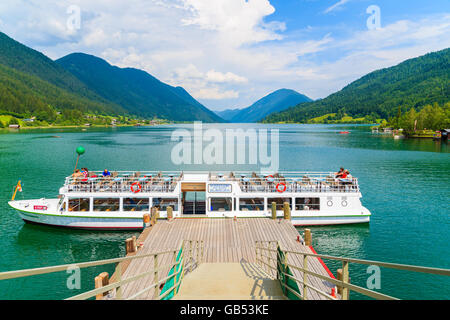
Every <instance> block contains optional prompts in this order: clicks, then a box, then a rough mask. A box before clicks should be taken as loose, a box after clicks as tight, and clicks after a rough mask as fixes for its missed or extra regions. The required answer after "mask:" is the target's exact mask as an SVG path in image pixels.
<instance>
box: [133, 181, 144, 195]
mask: <svg viewBox="0 0 450 320" xmlns="http://www.w3.org/2000/svg"><path fill="white" fill-rule="evenodd" d="M134 186H137V188H136V189H135V188H134ZM130 189H131V191H132V192H133V193H138V192H141V190H142V187H141V185H140V184H139V182H134V183H133V184H132V185H131V187H130Z"/></svg>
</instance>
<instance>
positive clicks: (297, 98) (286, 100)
mask: <svg viewBox="0 0 450 320" xmlns="http://www.w3.org/2000/svg"><path fill="white" fill-rule="evenodd" d="M309 101H312V100H311V99H310V98H308V97H307V96H305V95H303V94H301V93H299V92H297V91H295V90H292V89H285V88H283V89H278V90H275V91H273V92H271V93H269V94H267V95H266V96H264V97H262V98H261V99H259V100H257V101H256V102H254V103H253V104H252V105H251V106H249V107H247V108H243V109H227V110H223V111H219V112H217V113H218V114H219V115H221V116H222V117H224V119H225V120H228V121H230V122H234V123H246V122H258V121H260V120H262V119H264V117H266V116H267V115H269V114H271V113H273V112H276V111H282V110H285V109H287V108H289V107H291V106H294V105H297V104H299V103H303V102H309Z"/></svg>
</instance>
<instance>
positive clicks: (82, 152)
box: [73, 147, 86, 172]
mask: <svg viewBox="0 0 450 320" xmlns="http://www.w3.org/2000/svg"><path fill="white" fill-rule="evenodd" d="M76 152H77V154H78V156H77V162H76V163H75V169H73V172H75V170H77V166H78V160H79V159H80V156H81V155H82V154H84V153H85V152H86V150H85V149H84V148H83V147H78V148H77V149H76Z"/></svg>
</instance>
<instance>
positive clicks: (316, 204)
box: [295, 198, 320, 210]
mask: <svg viewBox="0 0 450 320" xmlns="http://www.w3.org/2000/svg"><path fill="white" fill-rule="evenodd" d="M295 210H320V198H296V199H295Z"/></svg>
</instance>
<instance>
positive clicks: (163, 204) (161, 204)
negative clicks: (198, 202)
mask: <svg viewBox="0 0 450 320" xmlns="http://www.w3.org/2000/svg"><path fill="white" fill-rule="evenodd" d="M153 206H154V207H157V208H158V209H159V211H167V207H172V209H173V211H178V199H177V198H153Z"/></svg>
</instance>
